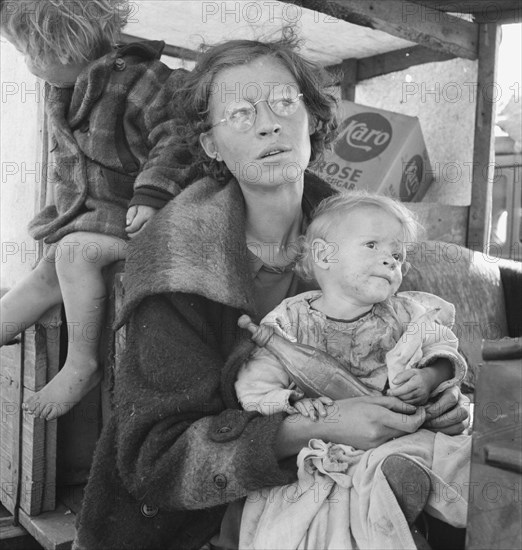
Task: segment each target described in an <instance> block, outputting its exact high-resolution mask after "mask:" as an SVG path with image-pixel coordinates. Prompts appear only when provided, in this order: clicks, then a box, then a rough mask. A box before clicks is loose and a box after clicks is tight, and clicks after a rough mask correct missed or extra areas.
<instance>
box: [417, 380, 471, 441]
mask: <svg viewBox="0 0 522 550" xmlns="http://www.w3.org/2000/svg"><path fill="white" fill-rule="evenodd" d="M469 421H470V419H469V399H468V398H467V397H466V396H464V395H463V394H462V392H461V391H460V389H459V388H457V386H452V387H451V388H448V389H447V390H446V391H444V392H442V393H441V394H440V396H439V397H438V399H437V401H435V402H434V403H431V404H430V405H428V406H427V407H426V422H425V423H424V425H423V428H427V429H428V430H433V431H436V432H443V433H445V434H448V435H458V434H460V433H462V432H463V431H464V430H465V429H466V428H467V427H468V426H469Z"/></svg>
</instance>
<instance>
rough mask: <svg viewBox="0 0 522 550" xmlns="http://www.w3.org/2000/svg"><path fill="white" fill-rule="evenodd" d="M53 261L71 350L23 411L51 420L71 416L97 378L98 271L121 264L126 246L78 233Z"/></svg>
mask: <svg viewBox="0 0 522 550" xmlns="http://www.w3.org/2000/svg"><path fill="white" fill-rule="evenodd" d="M60 244H61V245H62V248H63V250H65V249H67V250H68V252H69V253H68V254H65V253H62V254H61V255H59V256H57V258H56V272H57V274H58V279H59V281H60V288H61V291H62V296H63V303H64V307H65V315H66V317H67V326H68V330H69V348H68V351H67V359H66V361H65V365H64V366H63V367H62V369H61V370H60V372H59V373H58V374H57V375H56V376H55V377H54V378H53V379H52V380H51V381H50V382H49V383H48V384H47V385H46V386H45V387H44V388H43V389H41V390H40V391H39V392H38V393H36V394H35V395H34V396H33V397H32V398H31V399H29V400H27V402H26V403H25V404H24V408H25V409H26V410H27V411H28V412H30V413H32V414H35V415H36V416H39V417H40V418H44V419H46V420H52V419H54V418H56V417H58V416H61V415H62V414H65V413H66V412H67V411H69V410H70V409H71V408H72V407H73V406H74V405H76V404H77V403H78V402H79V401H80V399H81V398H82V397H83V396H84V395H86V394H87V393H88V392H89V391H90V390H91V389H92V388H93V387H94V386H96V384H98V382H99V381H100V378H101V372H100V371H99V368H98V342H99V337H100V332H101V329H102V324H103V321H104V318H105V298H106V289H105V282H104V280H103V277H102V268H103V267H105V266H106V265H109V264H110V263H112V262H114V261H116V260H120V259H123V258H124V256H125V254H124V251H125V246H126V243H125V241H123V240H121V239H119V238H117V237H111V236H107V235H99V234H94V233H86V232H78V233H72V234H71V235H68V236H67V237H65V238H64V239H63V240H62V241H61V243H60Z"/></svg>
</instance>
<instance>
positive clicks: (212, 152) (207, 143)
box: [199, 132, 222, 160]
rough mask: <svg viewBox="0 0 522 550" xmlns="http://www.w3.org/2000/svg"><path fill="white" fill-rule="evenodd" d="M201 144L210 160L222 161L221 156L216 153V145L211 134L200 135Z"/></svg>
mask: <svg viewBox="0 0 522 550" xmlns="http://www.w3.org/2000/svg"><path fill="white" fill-rule="evenodd" d="M199 143H200V144H201V147H203V150H204V151H205V153H206V154H207V156H208V157H209V158H211V159H216V160H222V159H221V155H220V154H219V153H218V152H217V151H216V143H215V142H214V138H213V137H212V134H211V133H210V132H203V133H201V134H199Z"/></svg>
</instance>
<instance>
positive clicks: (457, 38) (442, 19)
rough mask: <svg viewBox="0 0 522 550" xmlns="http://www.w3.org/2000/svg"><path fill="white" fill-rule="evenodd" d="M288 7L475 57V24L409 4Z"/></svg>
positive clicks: (339, 2)
mask: <svg viewBox="0 0 522 550" xmlns="http://www.w3.org/2000/svg"><path fill="white" fill-rule="evenodd" d="M290 3H298V4H299V5H301V6H303V7H305V8H308V9H311V10H314V11H318V12H322V13H325V14H327V15H330V16H332V17H336V18H338V19H342V20H344V21H347V22H349V23H354V24H355V25H360V26H363V27H369V28H371V29H375V30H379V31H383V32H386V33H388V34H391V35H393V36H397V37H399V38H402V39H404V40H409V41H411V42H416V43H417V44H420V45H421V46H425V47H426V48H430V49H432V50H436V51H439V52H443V53H449V54H452V55H456V56H458V57H464V58H466V59H477V57H478V26H477V25H476V24H475V23H471V22H470V21H465V20H464V19H461V18H459V17H454V16H452V15H449V14H447V13H445V12H441V11H437V10H433V9H431V8H426V7H425V6H421V5H419V4H414V3H413V2H407V1H401V0H387V1H386V2H383V1H379V0H374V1H367V0H328V2H324V0H299V2H290ZM427 10H429V13H428V14H427Z"/></svg>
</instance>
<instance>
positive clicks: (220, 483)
mask: <svg viewBox="0 0 522 550" xmlns="http://www.w3.org/2000/svg"><path fill="white" fill-rule="evenodd" d="M214 485H215V486H216V487H217V488H218V489H224V488H225V487H226V486H227V478H226V476H224V475H223V474H218V475H217V476H214Z"/></svg>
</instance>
